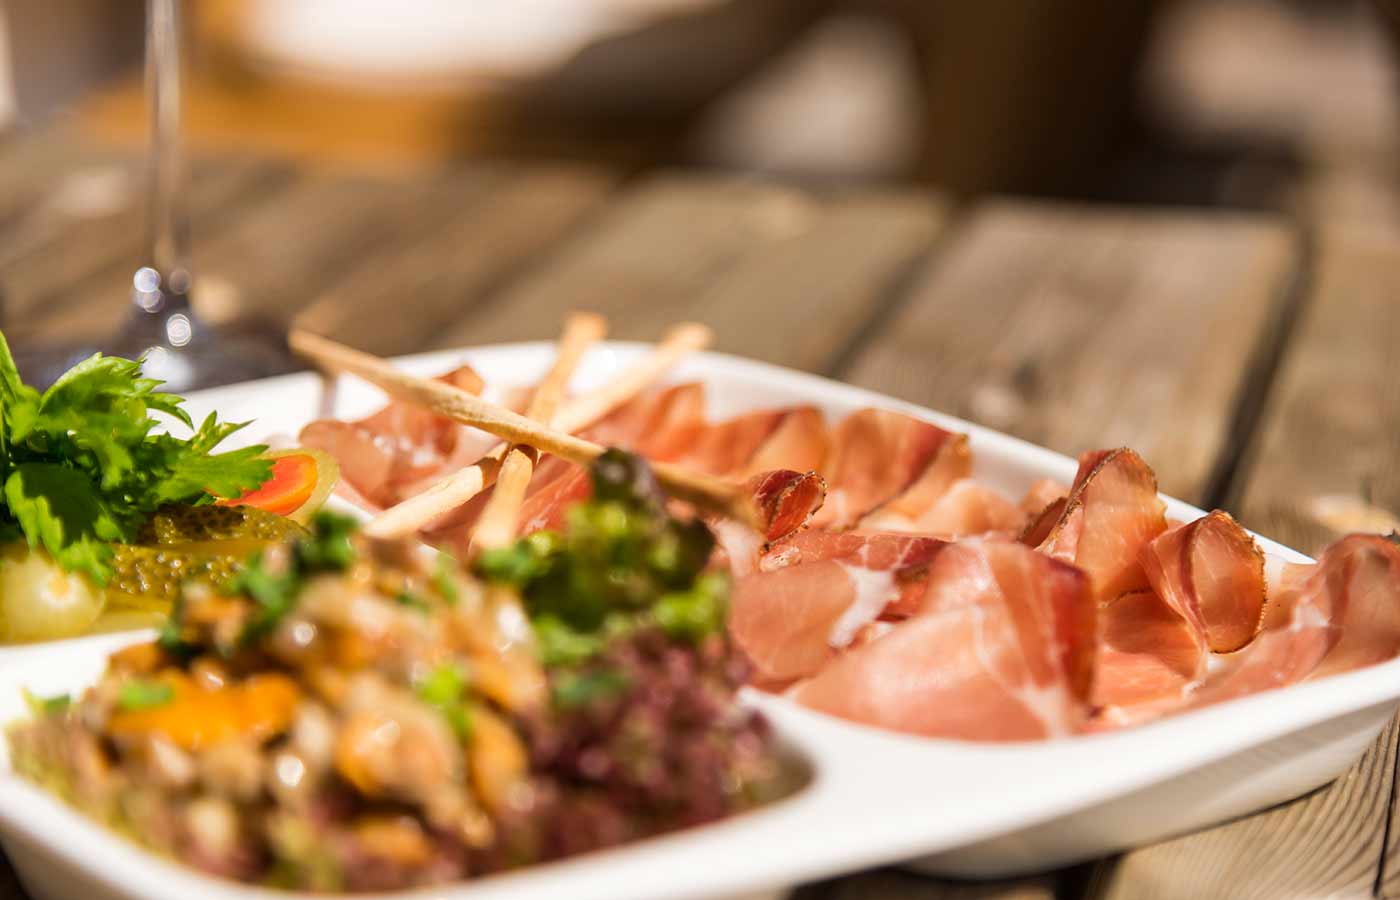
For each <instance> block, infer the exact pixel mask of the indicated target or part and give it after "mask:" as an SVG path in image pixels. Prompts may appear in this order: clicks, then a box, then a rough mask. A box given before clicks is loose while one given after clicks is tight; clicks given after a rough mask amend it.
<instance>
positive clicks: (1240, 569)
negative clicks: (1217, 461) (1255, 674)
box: [1141, 510, 1267, 653]
mask: <svg viewBox="0 0 1400 900" xmlns="http://www.w3.org/2000/svg"><path fill="white" fill-rule="evenodd" d="M1141 561H1142V566H1143V569H1144V571H1145V572H1146V574H1147V580H1148V581H1149V582H1150V583H1151V585H1152V589H1153V590H1154V591H1156V592H1157V595H1158V596H1160V597H1161V598H1162V599H1163V600H1165V601H1166V603H1167V604H1168V605H1169V606H1170V607H1171V608H1172V609H1174V610H1175V611H1176V612H1177V613H1178V614H1179V615H1180V616H1181V617H1182V618H1183V619H1184V620H1185V621H1186V622H1187V623H1188V624H1189V625H1190V626H1191V628H1192V629H1193V630H1194V631H1195V632H1196V634H1197V635H1198V636H1199V639H1200V642H1201V643H1203V644H1204V645H1205V646H1207V647H1209V648H1210V649H1211V650H1212V651H1214V652H1216V653H1230V652H1233V651H1235V650H1238V649H1240V648H1241V647H1243V646H1244V645H1245V644H1247V643H1249V642H1250V641H1252V640H1253V639H1254V636H1255V635H1256V634H1257V633H1258V632H1259V626H1260V622H1261V620H1262V618H1263V615H1264V602H1265V596H1266V590H1267V588H1266V586H1265V583H1264V554H1263V553H1262V552H1261V551H1260V550H1259V548H1258V546H1256V545H1255V543H1254V538H1252V537H1250V536H1249V532H1247V531H1245V530H1244V529H1243V528H1241V527H1240V526H1239V524H1238V523H1236V522H1235V520H1234V519H1233V518H1231V517H1230V514H1229V513H1227V512H1222V511H1221V510H1216V511H1214V512H1212V513H1210V514H1209V515H1207V516H1203V517H1202V518H1199V519H1197V520H1195V521H1194V522H1190V523H1188V524H1186V525H1182V526H1180V527H1177V528H1173V529H1170V530H1168V531H1166V532H1165V533H1163V534H1161V535H1158V536H1157V537H1156V538H1154V539H1153V540H1152V541H1151V542H1150V543H1149V544H1148V545H1147V546H1146V547H1144V548H1143V550H1142V554H1141Z"/></svg>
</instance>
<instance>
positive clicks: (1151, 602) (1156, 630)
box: [1093, 591, 1206, 720]
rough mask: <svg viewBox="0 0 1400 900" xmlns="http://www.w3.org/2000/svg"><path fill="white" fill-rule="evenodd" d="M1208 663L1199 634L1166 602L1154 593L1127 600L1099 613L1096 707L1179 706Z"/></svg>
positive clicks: (1131, 595)
mask: <svg viewBox="0 0 1400 900" xmlns="http://www.w3.org/2000/svg"><path fill="white" fill-rule="evenodd" d="M1205 662H1206V655H1205V653H1204V651H1203V648H1202V647H1201V643H1200V641H1199V639H1198V636H1197V633H1196V631H1195V630H1194V629H1193V628H1192V627H1191V625H1190V624H1188V623H1187V621H1186V620H1185V619H1184V618H1182V616H1181V615H1180V614H1179V613H1178V612H1177V611H1176V610H1175V609H1173V608H1172V607H1171V606H1169V605H1168V604H1167V603H1166V602H1165V601H1163V600H1162V598H1161V597H1159V596H1157V595H1156V594H1155V593H1153V592H1152V591H1133V592H1131V593H1128V594H1124V595H1122V596H1121V597H1118V598H1117V599H1115V600H1112V601H1110V602H1109V603H1108V604H1107V605H1105V606H1104V607H1103V609H1101V610H1100V612H1099V654H1098V659H1097V663H1096V666H1095V669H1094V695H1093V696H1094V705H1095V706H1101V707H1125V706H1132V705H1134V704H1143V703H1148V702H1152V703H1154V704H1172V703H1179V702H1181V701H1182V698H1183V695H1184V693H1185V691H1186V689H1187V688H1188V687H1189V686H1190V685H1191V684H1193V683H1194V682H1195V681H1196V680H1197V679H1198V678H1200V677H1201V676H1202V675H1203V674H1205ZM1116 718H1119V719H1120V720H1121V719H1122V718H1124V716H1122V715H1121V713H1119V714H1118V715H1117V716H1116Z"/></svg>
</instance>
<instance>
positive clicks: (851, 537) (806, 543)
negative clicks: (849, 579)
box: [760, 529, 948, 571]
mask: <svg viewBox="0 0 1400 900" xmlns="http://www.w3.org/2000/svg"><path fill="white" fill-rule="evenodd" d="M947 544H948V542H947V541H945V540H942V539H940V538H936V537H930V536H928V535H922V534H900V533H896V532H867V531H818V530H815V529H812V530H808V531H802V532H799V533H797V534H794V535H792V536H791V537H789V538H787V539H785V540H783V541H781V542H779V543H776V544H774V545H773V547H772V548H770V549H769V551H768V553H767V554H766V555H765V556H764V558H763V562H762V564H761V565H760V568H762V569H763V570H764V571H774V570H777V569H782V568H786V567H787V566H794V565H800V564H802V563H811V562H820V561H821V560H823V559H845V560H850V561H853V562H856V563H859V564H860V565H862V566H865V567H866V568H868V569H902V568H908V567H911V566H924V565H928V563H930V562H931V561H932V560H933V556H934V554H935V553H937V552H938V551H939V550H940V549H942V548H943V547H945V546H947Z"/></svg>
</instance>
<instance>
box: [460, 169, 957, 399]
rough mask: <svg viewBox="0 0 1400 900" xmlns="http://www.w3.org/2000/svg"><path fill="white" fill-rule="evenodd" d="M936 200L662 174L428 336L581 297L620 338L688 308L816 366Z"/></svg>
mask: <svg viewBox="0 0 1400 900" xmlns="http://www.w3.org/2000/svg"><path fill="white" fill-rule="evenodd" d="M942 211H943V207H942V205H941V204H940V203H939V201H938V200H936V199H935V198H933V197H929V196H922V195H914V194H908V195H893V194H890V195H884V194H853V195H846V196H841V197H834V198H823V197H819V196H817V195H815V194H812V193H810V192H807V191H803V190H801V189H798V188H794V187H791V186H785V185H777V184H772V183H765V182H757V181H749V180H740V179H733V178H716V177H712V176H676V175H668V176H663V177H660V178H656V179H654V180H651V181H648V182H646V183H644V184H642V185H641V186H639V187H637V188H635V189H634V190H632V191H630V192H629V193H628V194H627V195H626V196H624V197H623V198H621V199H620V200H619V202H618V203H617V204H615V205H614V206H613V207H612V208H611V209H610V210H609V211H608V213H607V215H605V216H604V217H602V219H601V220H600V221H598V222H596V223H594V227H592V228H591V229H590V230H589V231H588V233H587V234H585V235H582V236H580V237H579V238H578V239H577V240H575V241H572V242H570V244H569V245H568V246H567V247H565V248H564V249H562V250H561V251H560V252H559V253H558V254H557V255H556V257H555V258H554V259H553V260H552V261H551V262H550V263H549V264H548V265H545V266H543V267H541V268H540V269H538V270H536V271H535V272H533V273H531V274H530V275H529V276H528V277H526V278H523V279H522V280H521V281H520V282H519V283H517V284H515V285H513V286H512V287H511V288H509V289H507V290H505V291H503V292H502V293H501V294H499V295H498V296H494V297H492V298H491V300H490V302H489V303H487V304H485V305H483V306H482V307H481V308H480V309H478V310H472V311H469V313H468V314H467V315H466V316H464V317H463V319H462V321H461V322H460V324H459V325H458V326H457V327H455V328H454V329H452V330H450V331H448V332H446V333H445V334H444V335H443V336H442V337H441V338H440V339H439V340H438V341H437V343H439V344H441V345H451V344H454V343H466V342H470V343H485V342H489V341H502V340H520V339H526V338H538V337H540V336H541V335H546V334H552V333H553V331H554V329H555V328H556V327H557V323H558V322H559V320H560V318H561V317H562V316H563V314H564V313H565V312H566V311H567V310H569V309H574V308H587V309H592V310H596V311H598V312H601V313H603V314H604V315H607V316H608V317H609V318H610V319H611V321H612V326H613V334H614V336H616V337H619V338H638V339H653V338H655V337H656V336H657V335H658V334H660V333H661V331H662V330H663V329H664V328H665V327H666V325H668V324H670V323H672V322H675V321H677V320H679V319H685V318H698V319H701V320H703V321H705V322H706V323H707V324H709V325H711V326H712V327H714V328H715V331H716V334H717V346H718V347H719V349H722V350H729V351H734V352H739V353H743V354H746V355H749V356H753V357H756V358H759V359H765V360H770V361H774V362H779V363H783V364H785V365H791V366H796V367H798V368H804V369H814V370H819V371H824V370H825V369H826V368H827V367H828V366H830V365H831V364H832V362H833V361H834V360H835V359H837V358H838V357H839V356H840V355H841V354H842V353H843V352H844V351H845V349H846V344H847V342H848V341H849V340H851V339H852V337H853V336H855V335H858V334H859V333H860V332H861V331H862V329H863V328H864V325H865V323H866V322H867V321H868V320H869V319H870V317H871V316H872V315H873V314H874V313H875V311H876V310H877V309H878V308H879V307H880V305H881V302H882V299H883V297H884V295H885V294H886V293H887V292H888V290H889V288H890V286H891V285H892V284H894V283H895V282H896V281H897V279H898V278H899V277H900V276H901V275H902V273H903V272H904V271H905V269H906V268H907V267H908V266H909V265H910V264H911V263H912V262H913V261H915V260H916V259H918V258H919V256H920V255H921V254H922V253H924V252H925V251H926V249H927V248H928V247H929V246H930V245H931V243H932V241H933V238H934V236H935V235H936V233H937V231H938V229H939V227H940V224H941V222H942V218H943V213H942Z"/></svg>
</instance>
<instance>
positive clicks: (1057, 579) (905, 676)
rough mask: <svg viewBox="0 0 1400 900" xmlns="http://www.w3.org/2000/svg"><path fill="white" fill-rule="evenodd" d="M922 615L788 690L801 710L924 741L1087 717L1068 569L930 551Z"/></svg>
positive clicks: (1047, 561)
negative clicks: (917, 736)
mask: <svg viewBox="0 0 1400 900" xmlns="http://www.w3.org/2000/svg"><path fill="white" fill-rule="evenodd" d="M927 591H928V594H927V599H926V601H925V606H924V609H923V611H922V612H920V613H919V614H918V615H916V616H914V617H913V618H911V619H908V620H906V621H904V622H900V623H898V624H896V625H895V626H894V627H893V628H891V629H890V630H889V631H888V632H887V633H885V634H884V635H883V636H880V637H876V638H875V639H874V640H872V641H870V642H869V643H864V644H862V645H860V646H858V647H856V648H854V649H852V650H850V651H848V652H847V653H845V654H843V655H842V656H840V657H839V658H837V659H835V660H834V661H832V662H831V663H829V664H828V665H827V666H825V667H824V668H823V669H822V670H821V671H820V672H819V673H817V674H816V675H815V676H814V677H812V678H811V679H809V680H807V681H804V682H802V683H800V684H798V685H797V686H795V687H794V688H793V690H792V693H791V696H792V697H793V698H794V699H795V700H797V702H799V703H802V704H803V705H805V706H808V707H810V708H812V709H816V710H820V711H822V712H827V713H830V714H833V715H837V716H841V717H843V718H847V719H851V720H854V721H857V722H862V723H865V724H867V725H874V726H877V727H881V728H888V729H892V730H895V731H903V732H908V733H912V734H921V735H928V736H935V737H950V738H963V739H971V740H1030V739H1035V738H1043V737H1049V736H1054V735H1065V734H1070V733H1073V732H1074V731H1075V730H1076V729H1077V728H1078V727H1079V726H1080V724H1081V723H1082V722H1083V721H1084V718H1085V716H1086V714H1087V712H1088V699H1089V686H1090V681H1091V679H1092V677H1093V658H1094V629H1095V615H1096V610H1095V609H1094V605H1093V603H1092V602H1091V600H1090V599H1089V583H1088V579H1087V578H1086V577H1085V576H1084V574H1083V573H1082V572H1080V571H1079V570H1077V569H1075V568H1074V567H1073V566H1069V565H1065V564H1064V563H1061V562H1058V561H1057V560H1053V559H1051V558H1049V557H1047V556H1044V555H1043V554H1040V553H1036V552H1035V551H1033V550H1031V549H1030V548H1028V547H1026V546H1024V545H1022V544H1017V543H1012V542H993V541H968V542H964V543H961V544H955V545H952V546H949V547H948V548H946V549H945V550H943V551H942V552H940V553H939V554H938V555H937V557H936V558H935V559H934V561H933V563H932V565H931V567H930V569H929V584H928V588H927Z"/></svg>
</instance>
